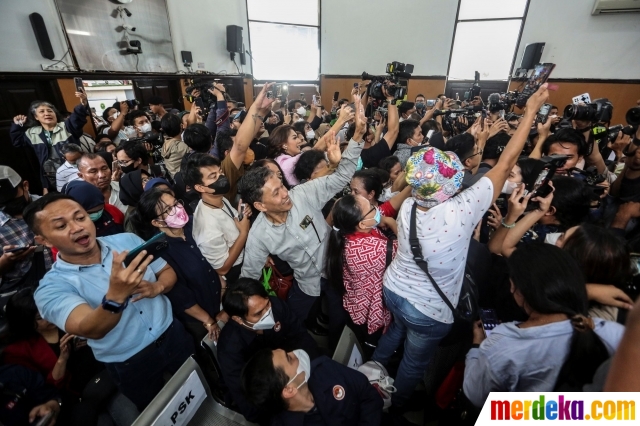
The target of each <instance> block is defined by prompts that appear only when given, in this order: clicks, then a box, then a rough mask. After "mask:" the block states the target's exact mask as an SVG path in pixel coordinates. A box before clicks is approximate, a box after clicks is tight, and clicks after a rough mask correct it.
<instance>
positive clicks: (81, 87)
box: [73, 77, 84, 92]
mask: <svg viewBox="0 0 640 426" xmlns="http://www.w3.org/2000/svg"><path fill="white" fill-rule="evenodd" d="M73 83H74V84H75V85H76V92H84V84H82V78H80V77H73Z"/></svg>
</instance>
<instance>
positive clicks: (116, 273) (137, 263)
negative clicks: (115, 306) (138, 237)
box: [107, 250, 153, 303]
mask: <svg viewBox="0 0 640 426" xmlns="http://www.w3.org/2000/svg"><path fill="white" fill-rule="evenodd" d="M128 253H129V252H128V251H123V252H122V253H118V252H117V251H115V250H114V251H113V262H112V264H111V276H110V277H109V289H108V290H107V299H110V300H113V301H115V302H118V303H124V302H125V300H126V299H127V297H129V296H131V295H132V294H133V293H134V292H136V290H137V288H138V286H139V285H140V283H141V282H142V277H143V276H144V273H145V271H146V270H147V266H149V264H150V263H151V261H152V260H153V256H152V255H148V256H147V251H146V250H143V251H141V252H140V253H139V254H138V255H137V256H136V257H135V258H134V259H133V261H132V262H131V263H130V264H129V266H127V267H125V266H124V264H123V262H124V259H125V258H126V257H127V254H128Z"/></svg>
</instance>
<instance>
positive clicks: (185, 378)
mask: <svg viewBox="0 0 640 426" xmlns="http://www.w3.org/2000/svg"><path fill="white" fill-rule="evenodd" d="M168 424H170V425H173V426H183V425H189V426H236V425H241V426H250V425H253V423H250V422H248V421H247V420H246V419H245V418H244V417H243V416H242V415H241V414H240V413H237V412H235V411H233V410H230V409H228V408H226V407H224V406H222V405H221V404H220V403H218V402H217V401H216V400H215V399H214V398H213V397H212V395H211V389H210V388H209V385H208V384H207V381H206V379H205V376H204V374H203V373H202V370H201V369H200V366H199V365H198V363H197V362H196V361H195V359H194V358H193V357H189V358H188V359H187V360H186V361H185V363H184V364H183V365H182V367H180V369H179V370H178V371H177V372H176V374H174V375H173V377H171V379H170V380H169V381H168V382H167V384H166V385H165V386H164V387H163V388H162V390H161V391H160V392H159V393H158V395H156V397H155V398H154V399H153V401H151V403H150V404H149V405H148V406H147V408H145V410H144V411H143V412H142V414H140V416H139V417H138V418H137V419H136V421H135V422H134V423H133V425H132V426H164V425H168Z"/></svg>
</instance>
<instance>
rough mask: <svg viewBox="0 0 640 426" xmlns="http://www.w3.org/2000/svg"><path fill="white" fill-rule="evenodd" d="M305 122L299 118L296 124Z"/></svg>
mask: <svg viewBox="0 0 640 426" xmlns="http://www.w3.org/2000/svg"><path fill="white" fill-rule="evenodd" d="M303 121H304V118H298V119H297V120H296V123H302V122H303Z"/></svg>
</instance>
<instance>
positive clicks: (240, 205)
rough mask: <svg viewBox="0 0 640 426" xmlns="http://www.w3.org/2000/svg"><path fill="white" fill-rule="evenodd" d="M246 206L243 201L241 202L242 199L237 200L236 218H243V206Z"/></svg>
mask: <svg viewBox="0 0 640 426" xmlns="http://www.w3.org/2000/svg"><path fill="white" fill-rule="evenodd" d="M245 206H246V204H245V203H243V202H242V200H240V201H239V202H238V220H242V219H243V218H244V207H245Z"/></svg>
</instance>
